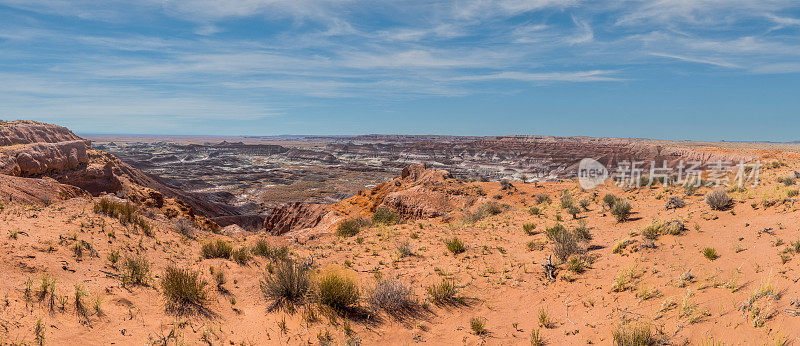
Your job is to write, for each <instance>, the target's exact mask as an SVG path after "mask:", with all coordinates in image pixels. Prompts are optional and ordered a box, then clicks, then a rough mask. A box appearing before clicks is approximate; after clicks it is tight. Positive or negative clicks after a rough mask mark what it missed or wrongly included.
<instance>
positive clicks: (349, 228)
mask: <svg viewBox="0 0 800 346" xmlns="http://www.w3.org/2000/svg"><path fill="white" fill-rule="evenodd" d="M368 224H369V222H367V220H366V219H363V218H357V219H350V220H345V221H343V222H342V223H340V224H339V226H338V227H337V228H336V235H338V236H340V237H352V236H354V235H356V234H358V232H361V227H365V226H367V225H368Z"/></svg>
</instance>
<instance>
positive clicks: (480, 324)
mask: <svg viewBox="0 0 800 346" xmlns="http://www.w3.org/2000/svg"><path fill="white" fill-rule="evenodd" d="M469 328H470V329H472V332H473V333H475V335H484V334H486V321H484V320H483V319H482V318H479V317H473V318H472V319H470V320H469Z"/></svg>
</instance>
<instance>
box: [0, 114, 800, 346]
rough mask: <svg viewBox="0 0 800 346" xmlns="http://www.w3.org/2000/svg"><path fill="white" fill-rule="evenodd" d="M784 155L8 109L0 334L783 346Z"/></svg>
mask: <svg viewBox="0 0 800 346" xmlns="http://www.w3.org/2000/svg"><path fill="white" fill-rule="evenodd" d="M583 158H592V159H594V160H596V161H597V162H599V163H602V164H603V165H605V166H607V167H615V166H617V165H619V164H620V163H624V162H630V161H641V162H649V161H655V162H665V165H666V166H668V167H671V168H674V167H676V166H678V165H679V163H680V162H683V161H698V162H702V165H701V166H700V167H705V168H709V167H711V166H713V163H714V162H715V161H723V160H724V161H730V162H734V163H738V162H747V163H756V162H757V163H758V166H751V167H755V168H750V169H748V170H747V171H748V172H747V173H748V174H749V177H751V178H753V177H755V178H756V179H757V182H756V181H749V182H748V183H747V184H745V185H743V186H738V185H736V184H730V185H728V186H726V185H722V186H715V185H716V184H712V181H713V179H714V178H715V177H712V176H710V175H709V174H706V175H700V176H699V177H700V178H701V179H702V180H698V181H697V185H691V184H678V183H677V182H676V181H674V179H673V177H671V176H667V177H662V178H656V179H654V177H653V176H647V175H643V176H642V177H637V178H640V180H641V179H643V181H646V182H647V184H641V185H640V184H638V181H637V183H636V184H627V185H625V184H622V185H620V184H616V183H615V182H614V181H613V179H612V177H607V178H608V179H607V180H606V181H605V184H601V185H599V186H597V187H595V188H593V189H584V188H582V187H581V184H580V183H579V178H578V177H577V174H578V171H579V170H580V166H579V162H580V161H581V159H583ZM754 170H756V171H755V173H757V175H755V176H754V175H753V174H752V173H754ZM798 171H800V145H798V144H780V143H756V142H752V143H746V142H733V143H713V142H678V141H656V140H646V139H614V138H589V137H562V138H559V137H546V136H504V137H454V136H358V137H302V136H296V137H235V138H221V137H147V136H110V135H108V136H99V135H98V136H83V138H82V137H79V136H77V135H75V134H74V133H73V132H72V131H70V130H69V129H67V128H65V127H61V126H57V125H51V124H44V123H39V122H34V121H6V122H2V123H0V238H1V240H0V247H2V252H0V256H2V257H0V263H2V264H0V266H2V271H3V273H4V276H3V280H2V282H0V294H2V298H3V301H2V302H0V341H2V343H4V344H17V345H19V344H77V343H84V344H108V343H113V344H125V345H127V344H154V345H173V344H174V345H180V344H209V345H218V344H230V345H262V344H292V345H295V344H324V345H327V344H347V345H358V344H365V345H369V344H414V343H431V344H467V345H480V344H490V345H507V344H532V345H543V344H602V345H607V344H616V345H660V344H675V345H684V344H692V345H694V344H700V345H737V344H742V345H750V344H768V345H785V344H791V343H795V342H797V337H798V336H800V284H798V280H800V258H795V257H797V256H800V232H798V227H800V223H799V222H798V219H797V216H798V215H799V214H798V207H800V205H798V204H797V203H796V202H797V199H798V188H800V186H798V184H797V181H798V179H800V173H798ZM716 178H717V179H719V178H720V177H719V176H716ZM756 183H757V184H756Z"/></svg>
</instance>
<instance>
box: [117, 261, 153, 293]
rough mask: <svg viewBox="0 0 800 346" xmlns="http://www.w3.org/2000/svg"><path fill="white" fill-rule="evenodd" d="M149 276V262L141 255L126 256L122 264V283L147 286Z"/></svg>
mask: <svg viewBox="0 0 800 346" xmlns="http://www.w3.org/2000/svg"><path fill="white" fill-rule="evenodd" d="M149 278H150V262H148V261H147V259H146V258H144V257H143V256H137V257H127V258H125V262H124V263H123V264H122V284H123V285H129V284H131V285H142V286H147V284H148V280H149Z"/></svg>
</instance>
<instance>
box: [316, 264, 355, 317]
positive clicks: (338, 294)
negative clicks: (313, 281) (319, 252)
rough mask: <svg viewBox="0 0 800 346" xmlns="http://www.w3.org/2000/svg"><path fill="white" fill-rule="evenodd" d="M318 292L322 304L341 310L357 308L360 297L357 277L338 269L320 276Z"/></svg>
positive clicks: (318, 299) (318, 298)
mask: <svg viewBox="0 0 800 346" xmlns="http://www.w3.org/2000/svg"><path fill="white" fill-rule="evenodd" d="M316 294H317V301H319V303H320V304H323V305H326V306H329V307H331V308H333V309H334V310H335V311H340V312H341V311H347V310H352V309H353V308H355V307H356V306H357V305H358V299H359V297H360V291H359V288H358V283H357V282H356V279H355V278H353V277H352V276H349V275H345V274H344V273H342V272H340V271H338V270H329V271H327V272H325V273H323V274H322V275H321V276H320V277H319V279H318V281H317V292H316Z"/></svg>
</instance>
